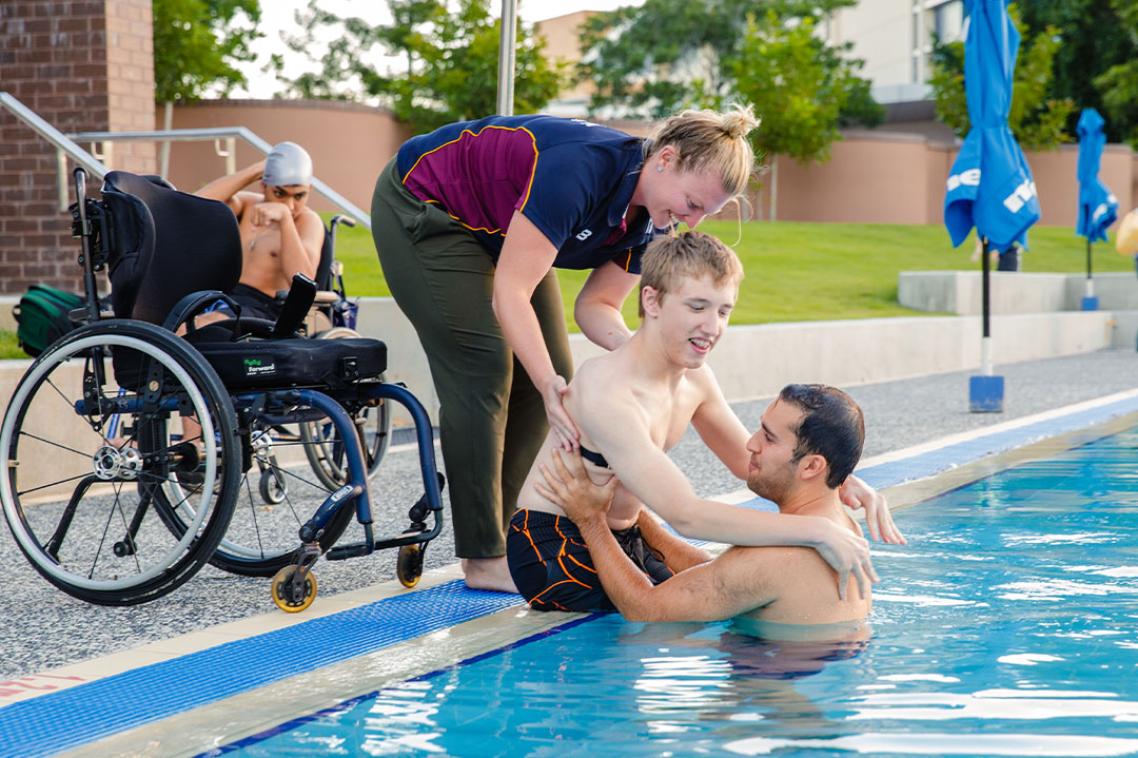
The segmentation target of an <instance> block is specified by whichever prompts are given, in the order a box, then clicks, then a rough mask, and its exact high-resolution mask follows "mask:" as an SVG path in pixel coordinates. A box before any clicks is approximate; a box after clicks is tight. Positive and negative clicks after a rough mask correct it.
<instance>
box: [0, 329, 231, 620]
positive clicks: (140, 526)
mask: <svg viewBox="0 0 1138 758" xmlns="http://www.w3.org/2000/svg"><path fill="white" fill-rule="evenodd" d="M188 420H192V422H194V423H196V427H195V428H200V430H201V431H200V434H195V436H194V437H193V438H192V439H186V438H184V434H183V435H179V432H182V431H183V424H185V423H187V422H188ZM0 449H2V450H3V451H4V453H5V455H6V457H7V460H8V471H7V475H6V476H2V477H0V501H2V504H3V509H4V517H5V519H6V521H7V522H8V526H9V528H10V529H11V531H12V534H13V536H14V537H15V539H16V542H17V544H18V545H19V547H20V550H21V551H22V552H23V553H24V555H25V556H26V557H27V559H28V560H29V561H30V562H31V563H32V565H33V566H34V567H35V569H36V570H37V571H38V572H39V573H40V574H41V575H43V577H44V578H45V579H47V580H48V581H49V582H51V583H52V584H54V585H55V586H56V587H58V588H59V589H61V590H63V591H64V592H67V593H68V594H70V595H72V596H74V597H77V598H80V599H82V600H85V601H88V602H92V603H99V604H103V605H131V604H135V603H142V602H146V601H149V600H153V599H155V598H158V597H161V596H162V595H165V594H166V593H168V592H171V591H172V590H174V589H175V588H177V587H178V586H180V585H181V584H182V583H184V582H185V581H186V580H188V579H189V578H190V577H192V576H193V575H194V574H195V573H196V572H197V571H198V570H199V569H200V568H201V567H202V566H204V565H205V563H206V562H207V561H208V560H209V558H210V556H211V555H212V554H213V551H214V549H215V548H216V546H217V544H218V542H219V541H220V540H221V538H222V537H223V535H224V534H225V531H226V528H227V527H228V525H229V521H230V517H231V516H232V513H233V505H234V496H235V493H236V488H237V482H238V477H239V474H240V465H241V457H240V456H241V450H240V443H239V441H238V438H237V433H236V429H235V420H234V412H233V407H232V404H231V402H230V399H229V395H228V393H227V392H226V391H225V388H224V387H223V386H222V385H221V382H220V380H219V379H218V378H217V375H216V374H215V373H214V371H213V369H212V368H210V366H209V365H208V364H207V363H206V362H205V361H204V360H203V359H202V358H201V356H200V355H198V353H197V352H196V351H194V350H193V348H191V347H190V346H189V345H187V344H186V343H185V342H184V341H183V340H181V339H179V338H177V337H176V336H174V335H173V334H171V333H170V332H167V331H165V330H163V329H160V328H158V327H156V326H153V325H150V324H146V323H143V322H139V321H127V320H105V321H100V322H97V323H95V324H91V325H88V326H85V327H82V328H80V329H78V330H76V331H74V332H72V333H71V334H70V335H68V336H67V337H65V338H64V339H63V340H61V341H59V342H57V343H55V344H54V345H52V346H51V347H50V348H49V349H48V350H47V351H46V352H45V353H44V354H43V355H41V356H40V358H39V359H38V360H37V361H36V362H35V363H34V364H32V367H31V368H30V369H29V370H28V373H27V374H25V375H24V377H23V378H22V379H21V380H20V383H19V385H18V386H17V387H16V391H15V393H14V394H13V396H12V400H11V403H10V405H9V407H8V411H7V413H6V414H5V416H4V421H3V424H2V425H0ZM180 477H182V478H185V477H197V478H199V479H200V481H201V483H202V486H200V487H199V488H198V491H197V493H195V494H194V495H193V496H192V497H191V496H188V495H183V496H182V497H179V498H173V499H164V498H161V497H157V496H156V495H157V493H159V492H160V491H162V489H163V488H165V487H166V486H167V485H170V484H172V483H176V482H177V481H178V479H179V478H180ZM174 518H178V519H181V521H182V523H183V528H182V529H181V530H179V531H177V532H175V531H173V530H171V529H170V528H169V527H168V524H169V522H170V521H171V520H172V519H174Z"/></svg>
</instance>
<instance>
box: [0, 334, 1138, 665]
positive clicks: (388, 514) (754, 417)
mask: <svg viewBox="0 0 1138 758" xmlns="http://www.w3.org/2000/svg"><path fill="white" fill-rule="evenodd" d="M998 371H999V372H1000V373H1001V374H1003V376H1004V377H1005V382H1006V389H1005V411H1004V413H1002V414H971V413H969V412H968V399H967V398H968V376H969V375H970V374H971V373H972V372H959V373H951V374H941V375H936V376H928V377H921V378H914V379H907V380H903V381H895V382H886V383H882V384H873V385H865V386H859V387H847V388H846V389H848V390H849V391H850V394H851V395H853V397H854V398H855V399H856V400H857V401H858V402H859V403H860V404H861V406H862V408H863V410H864V411H865V415H866V426H867V430H866V436H867V439H866V448H865V454H866V455H867V456H871V455H877V454H879V453H884V452H888V451H892V450H898V449H902V448H905V447H909V446H911V445H915V444H919V443H922V442H928V441H930V440H934V439H937V438H939V437H943V436H945V435H948V434H954V433H958V432H963V431H967V430H971V429H977V428H980V427H984V426H988V425H992V424H996V423H1001V422H1004V421H1008V420H1011V419H1015V418H1019V417H1022V416H1027V415H1031V414H1034V413H1039V412H1041V411H1045V410H1050V409H1053V408H1058V407H1061V406H1064V405H1068V404H1070V403H1075V402H1079V401H1084V400H1090V399H1093V398H1098V397H1102V396H1105V395H1109V394H1112V393H1115V392H1121V391H1124V390H1129V389H1133V388H1134V387H1135V386H1138V354H1136V353H1135V352H1134V351H1132V350H1106V351H1100V352H1096V353H1090V354H1085V355H1078V356H1070V357H1064V358H1056V359H1050V360H1044V361H1034V362H1028V363H1022V364H1014V365H1005V366H999V367H998ZM768 402H769V398H760V399H757V400H754V401H749V402H742V403H737V404H735V409H736V412H737V413H738V414H739V417H740V418H741V419H742V420H743V422H744V423H745V424H746V425H747V427H748V428H751V429H753V428H755V427H756V426H757V424H758V419H759V417H760V416H761V414H762V411H763V409H764V408H765V407H766V405H767V404H768ZM672 457H673V458H674V460H675V461H676V462H677V464H678V465H679V466H680V467H681V468H682V469H683V470H684V472H685V473H686V474H687V475H688V476H689V477H690V478H691V480H692V482H693V483H694V484H695V487H696V489H697V491H698V492H699V493H700V494H701V495H704V496H711V495H714V494H717V493H723V492H727V491H732V490H737V489H739V488H740V487H741V486H742V485H741V483H740V482H739V481H738V480H736V479H734V478H733V477H732V476H731V475H730V474H729V473H728V472H727V471H726V469H725V468H724V467H723V466H722V464H720V463H719V462H718V461H717V460H716V459H714V458H713V457H712V456H711V455H710V454H709V453H708V452H707V450H706V449H705V448H704V447H703V446H702V445H701V443H700V442H699V440H698V438H697V437H696V436H695V435H694V434H692V433H690V432H689V434H688V435H687V437H685V438H684V440H683V441H682V442H681V443H680V444H679V445H677V447H676V448H675V450H673V451H672ZM440 465H441V461H440ZM419 481H420V474H419V468H418V461H417V456H416V455H415V453H414V452H413V451H411V450H408V451H405V452H393V453H391V454H389V456H388V458H387V459H386V460H385V461H384V463H383V465H382V466H381V468H380V470H379V472H378V474H377V475H376V477H375V478H374V479H373V481H372V485H371V491H372V496H373V498H374V499H376V500H377V501H379V502H380V506H378V508H377V510H378V511H379V513H380V518H379V519H377V527H376V531H377V534H394V533H397V532H399V531H402V529H403V528H404V524H405V520H404V515H405V513H406V509H407V507H409V506H410V505H411V503H413V502H414V501H415V500H416V499H417V498H418V497H419V495H420V493H421V486H420V485H419V484H418V482H419ZM448 507H449V504H448ZM359 534H360V531H359V527H358V526H355V525H353V527H351V529H350V530H349V532H348V534H347V535H346V536H345V538H344V539H345V540H348V539H351V540H355V539H359V538H360V537H359ZM452 556H453V551H452V535H451V531H450V526H449V518H448V521H447V525H446V527H445V528H444V530H443V533H442V535H441V536H440V537H439V538H437V539H436V540H435V541H434V542H432V543H431V545H430V547H429V549H428V550H427V568H428V569H430V568H434V567H437V566H441V565H445V564H448V563H451V562H453V561H454V558H453V557H452ZM0 561H2V562H3V563H2V565H4V566H5V568H6V570H7V574H6V576H7V577H8V579H7V581H6V583H5V586H6V587H8V590H7V591H6V592H4V593H3V594H2V595H0V639H2V640H3V647H2V650H3V654H2V655H0V675H2V676H4V677H7V678H12V677H17V676H21V675H26V674H31V673H35V672H39V671H44V670H46V669H49V668H53V667H57V666H62V665H64V664H67V663H73V662H77V661H81V660H85V659H88V658H92V657H96V656H100V655H105V654H108V653H112V652H116V651H120V650H125V649H128V648H131V647H134V646H137V645H140V644H143V643H146V642H150V641H153V640H158V639H164V638H168V637H172V636H175V635H178V634H183V633H186V632H190V631H194V630H198V629H203V628H206V627H209V626H212V625H215V624H219V623H223V622H227V621H233V620H236V619H239V618H244V617H246V616H251V615H255V614H260V613H265V612H267V611H270V610H272V609H273V604H272V601H271V600H270V598H269V582H268V580H266V579H251V578H243V577H237V576H231V575H228V574H225V573H223V572H220V571H218V570H216V569H214V568H212V567H209V566H207V567H206V568H205V569H204V570H202V571H201V573H199V574H198V575H197V576H195V577H193V578H192V579H191V580H190V581H189V582H188V583H186V584H185V585H183V586H182V587H181V588H179V589H178V590H176V591H175V592H173V593H172V594H170V595H167V596H166V597H164V598H161V599H159V600H157V601H155V602H152V603H149V604H146V605H142V606H134V607H128V608H108V607H101V606H95V605H88V604H86V603H83V602H81V601H79V600H75V599H73V598H71V597H70V596H68V595H66V594H64V593H63V592H61V591H59V590H57V589H55V588H54V587H53V586H52V585H50V584H48V583H47V582H46V581H45V580H43V579H42V578H41V577H40V576H39V575H38V574H37V573H36V572H35V570H34V569H33V568H32V567H31V566H30V564H29V563H28V562H27V561H26V560H25V559H24V557H23V555H21V553H20V551H19V549H18V548H17V547H16V544H15V541H14V540H13V539H12V537H11V535H10V534H8V533H7V532H5V535H4V536H3V537H0ZM316 570H317V573H318V576H319V580H320V594H321V596H328V595H334V594H336V593H340V592H344V591H348V590H355V589H360V588H362V587H365V586H367V585H369V584H372V583H375V582H381V581H386V580H389V579H392V578H393V577H394V575H395V553H394V551H385V552H379V553H376V554H373V555H371V556H368V557H364V558H355V559H351V560H347V561H341V562H328V561H321V562H320V563H319V564H318V565H317V569H316Z"/></svg>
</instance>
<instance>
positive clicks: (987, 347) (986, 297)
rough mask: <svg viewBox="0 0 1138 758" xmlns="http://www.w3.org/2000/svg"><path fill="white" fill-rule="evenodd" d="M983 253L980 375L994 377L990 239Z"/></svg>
mask: <svg viewBox="0 0 1138 758" xmlns="http://www.w3.org/2000/svg"><path fill="white" fill-rule="evenodd" d="M982 250H983V253H982V254H981V255H980V260H981V261H982V263H981V264H980V265H981V270H982V271H983V275H982V277H981V279H980V282H981V290H980V292H981V296H980V300H981V308H982V311H981V314H982V323H983V337H982V338H981V340H980V373H981V374H983V375H984V376H991V375H992V332H991V325H990V321H991V319H990V314H991V282H990V279H991V276H990V272H991V268H992V262H991V260H990V256H989V255H988V238H987V237H985V238H984V239H983V247H982Z"/></svg>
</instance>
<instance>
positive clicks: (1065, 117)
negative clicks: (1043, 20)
mask: <svg viewBox="0 0 1138 758" xmlns="http://www.w3.org/2000/svg"><path fill="white" fill-rule="evenodd" d="M1008 15H1009V16H1010V17H1011V20H1012V23H1013V24H1014V25H1015V27H1016V29H1017V30H1020V33H1021V35H1022V34H1023V32H1022V30H1023V28H1024V23H1023V21H1022V19H1021V17H1020V14H1019V9H1018V7H1017V6H1016V5H1015V4H1012V5H1009V6H1008ZM1062 41H1063V40H1062V37H1061V36H1060V34H1059V29H1058V27H1055V26H1047V27H1045V28H1044V29H1043V30H1041V31H1040V32H1039V33H1038V34H1035V35H1034V36H1032V37H1031V38H1030V40H1028V39H1027V36H1026V35H1024V36H1023V37H1022V38H1021V43H1020V50H1019V58H1018V60H1017V61H1016V70H1015V80H1014V83H1013V89H1012V102H1011V108H1010V109H1009V112H1008V127H1009V128H1010V129H1011V130H1012V134H1014V135H1015V137H1016V139H1017V140H1019V142H1020V144H1021V145H1023V147H1025V148H1027V149H1029V150H1052V149H1054V148H1056V147H1058V146H1059V144H1060V143H1062V142H1066V141H1070V139H1071V137H1070V135H1071V132H1070V131H1068V129H1069V122H1070V119H1071V116H1072V114H1073V113H1074V111H1075V103H1074V101H1073V100H1071V99H1070V98H1055V97H1048V94H1049V93H1050V92H1051V82H1052V79H1053V72H1054V68H1055V59H1056V55H1057V54H1058V52H1059V50H1060V49H1061V43H1062ZM929 85H930V86H931V87H932V90H933V96H934V99H935V101H936V112H937V117H938V118H939V119H940V120H941V121H943V122H944V123H945V124H947V125H948V126H949V127H951V128H952V130H953V131H954V132H955V133H956V135H957V136H958V137H963V136H965V135H966V134H968V130H969V129H970V128H971V121H970V120H969V117H968V103H967V99H966V97H965V92H964V43H963V42H959V41H957V42H949V43H941V42H940V41H939V40H935V39H934V40H933V71H932V76H930V77H929Z"/></svg>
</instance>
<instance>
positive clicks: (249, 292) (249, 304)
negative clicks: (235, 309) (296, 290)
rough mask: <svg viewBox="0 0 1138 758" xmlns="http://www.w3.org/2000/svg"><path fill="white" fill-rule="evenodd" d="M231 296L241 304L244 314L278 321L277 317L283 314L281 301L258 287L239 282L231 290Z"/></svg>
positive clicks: (242, 313)
mask: <svg viewBox="0 0 1138 758" xmlns="http://www.w3.org/2000/svg"><path fill="white" fill-rule="evenodd" d="M229 296H230V297H232V298H233V299H234V300H236V301H237V304H238V305H240V306H241V315H242V316H250V317H253V318H263V319H265V320H267V321H276V320H277V317H279V316H280V315H281V303H280V302H278V301H277V299H276V298H274V297H270V296H269V295H266V294H265V293H264V292H261V290H259V289H257V288H256V287H250V286H249V285H247V284H238V285H237V286H235V287H234V288H233V289H232V290H230V291H229Z"/></svg>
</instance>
